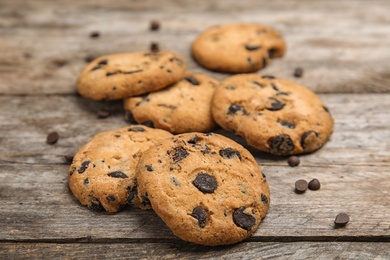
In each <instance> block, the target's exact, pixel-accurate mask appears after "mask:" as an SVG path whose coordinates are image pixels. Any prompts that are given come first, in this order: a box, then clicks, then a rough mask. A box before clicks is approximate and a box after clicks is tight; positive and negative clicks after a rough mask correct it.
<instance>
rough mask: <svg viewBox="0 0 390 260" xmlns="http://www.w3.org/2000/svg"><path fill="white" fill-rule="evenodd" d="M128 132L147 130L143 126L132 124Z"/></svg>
mask: <svg viewBox="0 0 390 260" xmlns="http://www.w3.org/2000/svg"><path fill="white" fill-rule="evenodd" d="M127 131H128V132H130V131H131V132H145V128H143V127H142V126H132V127H130V128H129V129H128V130H127Z"/></svg>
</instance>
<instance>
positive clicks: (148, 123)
mask: <svg viewBox="0 0 390 260" xmlns="http://www.w3.org/2000/svg"><path fill="white" fill-rule="evenodd" d="M142 125H144V126H147V127H150V128H154V123H153V121H150V120H149V121H145V122H143V123H142Z"/></svg>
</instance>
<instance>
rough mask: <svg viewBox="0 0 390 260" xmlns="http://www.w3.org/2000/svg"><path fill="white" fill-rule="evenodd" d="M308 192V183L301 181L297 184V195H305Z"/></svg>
mask: <svg viewBox="0 0 390 260" xmlns="http://www.w3.org/2000/svg"><path fill="white" fill-rule="evenodd" d="M306 190H307V181H305V180H302V179H301V180H297V181H296V182H295V192H296V193H304V192H305V191H306Z"/></svg>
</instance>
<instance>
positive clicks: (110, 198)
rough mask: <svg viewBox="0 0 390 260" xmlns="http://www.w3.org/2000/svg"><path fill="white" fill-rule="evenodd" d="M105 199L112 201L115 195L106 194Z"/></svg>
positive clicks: (114, 199)
mask: <svg viewBox="0 0 390 260" xmlns="http://www.w3.org/2000/svg"><path fill="white" fill-rule="evenodd" d="M106 199H107V201H108V202H114V201H116V197H115V196H114V195H108V196H107V197H106Z"/></svg>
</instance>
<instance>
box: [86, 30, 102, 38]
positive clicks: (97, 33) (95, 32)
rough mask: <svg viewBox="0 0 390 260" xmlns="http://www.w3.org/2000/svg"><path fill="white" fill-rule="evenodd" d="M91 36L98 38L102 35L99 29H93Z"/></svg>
mask: <svg viewBox="0 0 390 260" xmlns="http://www.w3.org/2000/svg"><path fill="white" fill-rule="evenodd" d="M89 37H91V38H98V37H100V33H99V32H98V31H93V32H91V33H90V34H89Z"/></svg>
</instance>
